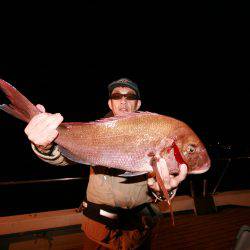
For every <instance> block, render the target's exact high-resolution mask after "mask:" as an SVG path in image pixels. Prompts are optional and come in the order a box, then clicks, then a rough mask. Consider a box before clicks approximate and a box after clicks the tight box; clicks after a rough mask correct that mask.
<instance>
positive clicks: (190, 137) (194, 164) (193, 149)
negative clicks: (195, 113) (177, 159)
mask: <svg viewBox="0 0 250 250" xmlns="http://www.w3.org/2000/svg"><path fill="white" fill-rule="evenodd" d="M175 142H176V145H177V147H178V149H179V151H180V154H181V156H182V158H183V160H184V161H185V163H186V164H187V167H188V173H189V174H202V173H205V172H206V171H207V170H208V169H209V168H210V166H211V160H210V157H209V155H208V153H207V150H206V148H205V146H204V144H203V143H202V142H201V140H200V139H199V137H198V136H197V135H196V134H195V133H194V132H193V131H192V130H191V129H185V132H184V131H183V133H181V134H179V136H177V138H176V140H175Z"/></svg>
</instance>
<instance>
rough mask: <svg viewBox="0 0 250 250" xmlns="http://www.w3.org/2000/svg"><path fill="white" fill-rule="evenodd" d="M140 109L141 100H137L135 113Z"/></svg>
mask: <svg viewBox="0 0 250 250" xmlns="http://www.w3.org/2000/svg"><path fill="white" fill-rule="evenodd" d="M140 107H141V100H138V101H137V104H136V111H137V110H138V109H139V108H140Z"/></svg>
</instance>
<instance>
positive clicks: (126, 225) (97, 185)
mask: <svg viewBox="0 0 250 250" xmlns="http://www.w3.org/2000/svg"><path fill="white" fill-rule="evenodd" d="M108 90H109V100H108V106H109V108H110V110H111V116H124V115H126V114H128V113H131V112H135V111H137V110H139V108H140V106H141V100H140V92H139V89H138V86H137V84H136V83H134V82H132V81H131V80H129V79H119V80H117V81H114V82H112V83H111V84H109V86H108ZM37 107H38V108H39V109H40V110H41V111H42V112H43V113H41V114H39V115H37V116H35V117H33V119H32V120H31V121H30V123H29V124H28V125H27V127H26V128H25V133H26V134H27V136H28V138H29V139H30V141H31V142H32V148H33V150H34V152H35V153H36V154H37V156H38V157H40V158H41V159H42V160H44V161H46V162H48V163H50V164H54V165H69V164H72V162H71V161H70V160H68V159H67V158H65V157H64V156H62V155H61V153H60V151H59V150H58V147H57V145H55V144H54V143H53V141H54V140H55V138H56V137H57V135H58V132H57V130H56V129H57V127H58V126H59V125H60V123H61V122H62V121H63V117H62V116H61V115H60V114H49V113H46V112H45V109H44V107H43V106H42V105H37ZM157 167H158V168H159V171H160V172H161V174H162V176H163V177H164V181H165V186H166V188H167V189H168V190H171V189H174V190H175V191H176V187H177V186H178V184H179V183H180V182H181V181H182V180H184V179H185V177H186V174H187V168H186V166H185V165H184V164H183V166H181V168H180V174H179V175H178V176H176V177H173V176H170V175H169V174H168V172H167V173H166V171H165V170H166V169H167V166H166V162H165V160H163V159H161V160H160V161H159V162H158V163H157ZM149 188H150V189H153V190H154V191H156V192H158V191H160V189H159V186H158V184H157V182H156V181H155V179H154V178H149V179H148V177H147V175H146V174H141V175H138V174H133V173H132V174H131V173H127V172H125V171H121V170H117V169H110V168H105V167H102V166H94V167H91V169H90V176H89V183H88V188H87V192H86V193H87V197H86V198H87V199H86V201H84V202H83V204H82V210H83V214H84V215H83V223H82V229H83V231H84V232H85V235H84V237H85V240H84V247H85V248H84V249H97V248H98V249H106V248H109V249H110V248H111V249H137V248H138V247H142V244H143V242H144V241H145V240H146V239H148V238H149V235H150V232H151V229H152V227H153V226H154V224H155V220H154V216H153V214H154V211H152V207H150V206H149V204H150V202H152V200H153V199H152V196H151V195H149ZM174 194H175V192H174ZM173 196H174V195H173ZM86 236H87V237H86ZM148 246H149V245H148ZM143 249H145V246H144V248H143Z"/></svg>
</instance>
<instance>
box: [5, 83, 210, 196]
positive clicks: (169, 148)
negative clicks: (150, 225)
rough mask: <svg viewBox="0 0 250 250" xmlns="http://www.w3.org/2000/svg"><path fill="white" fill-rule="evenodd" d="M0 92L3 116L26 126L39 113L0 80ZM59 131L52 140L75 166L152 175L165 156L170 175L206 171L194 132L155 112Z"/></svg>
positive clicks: (64, 127) (204, 157) (69, 125)
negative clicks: (5, 100)
mask: <svg viewBox="0 0 250 250" xmlns="http://www.w3.org/2000/svg"><path fill="white" fill-rule="evenodd" d="M0 89H2V91H3V92H4V93H5V94H6V96H7V98H8V99H9V100H10V102H11V104H9V105H6V104H3V105H1V106H0V108H1V109H2V110H4V111H5V112H7V113H9V114H11V115H13V116H15V117H17V118H19V119H21V120H23V121H26V122H29V121H30V120H31V118H32V117H33V116H35V115H36V114H39V113H40V111H39V110H38V109H37V108H36V106H35V105H33V104H32V103H31V102H30V101H29V100H28V99H27V98H26V97H24V96H23V95H22V94H21V93H20V92H19V91H17V90H16V89H15V88H14V87H13V86H12V85H10V84H9V83H7V82H5V81H3V80H1V79H0ZM58 132H59V135H58V137H57V138H56V140H55V142H56V143H57V144H58V145H59V147H60V150H61V152H62V154H63V155H64V156H66V157H67V158H69V159H71V160H72V161H75V162H78V163H83V164H90V165H101V166H106V167H112V168H117V169H122V170H126V171H130V172H152V171H153V169H152V167H153V166H154V162H155V160H158V159H159V158H165V159H166V160H167V162H168V168H169V172H170V174H177V173H178V172H179V168H178V166H179V164H180V163H185V164H187V166H188V173H193V174H198V173H204V172H205V171H207V170H208V169H209V167H210V159H209V156H208V154H207V151H206V149H205V147H204V145H203V143H202V142H201V140H200V139H199V138H198V136H197V135H196V134H195V133H194V131H193V130H192V129H191V128H190V127H189V126H188V125H187V124H185V123H184V122H182V121H179V120H177V119H174V118H171V117H168V116H164V115H160V114H156V113H150V112H136V113H131V114H128V115H126V116H115V117H111V118H105V119H101V120H98V121H94V122H71V123H67V122H64V123H62V124H61V125H60V126H59V127H58ZM173 155H174V157H173ZM154 170H155V169H154ZM164 193H165V192H164Z"/></svg>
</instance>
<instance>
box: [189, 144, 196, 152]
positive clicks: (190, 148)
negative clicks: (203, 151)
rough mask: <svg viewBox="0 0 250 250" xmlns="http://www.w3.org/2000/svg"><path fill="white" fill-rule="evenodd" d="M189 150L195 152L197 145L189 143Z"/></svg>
mask: <svg viewBox="0 0 250 250" xmlns="http://www.w3.org/2000/svg"><path fill="white" fill-rule="evenodd" d="M187 151H188V152H189V153H194V152H195V145H193V144H190V145H188V148H187Z"/></svg>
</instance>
